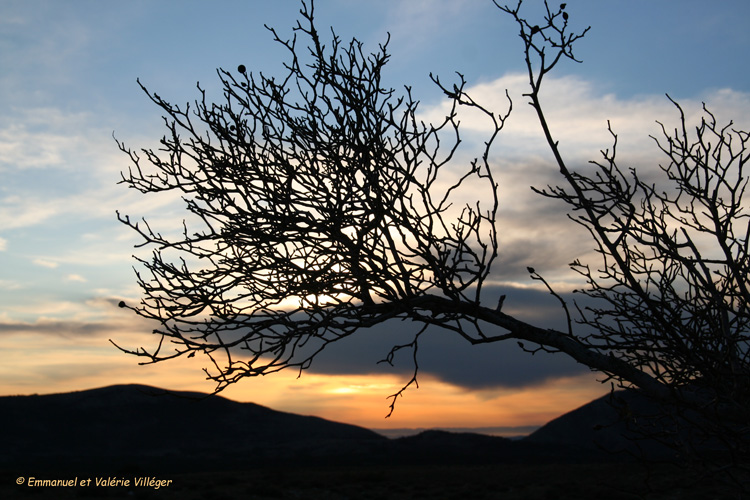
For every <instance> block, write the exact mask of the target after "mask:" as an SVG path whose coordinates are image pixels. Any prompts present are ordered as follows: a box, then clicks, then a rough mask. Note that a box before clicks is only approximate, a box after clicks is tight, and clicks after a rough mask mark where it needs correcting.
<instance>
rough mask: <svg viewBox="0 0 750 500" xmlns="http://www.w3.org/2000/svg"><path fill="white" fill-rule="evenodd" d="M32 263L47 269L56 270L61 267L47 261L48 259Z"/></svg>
mask: <svg viewBox="0 0 750 500" xmlns="http://www.w3.org/2000/svg"><path fill="white" fill-rule="evenodd" d="M32 262H33V263H34V264H36V265H37V266H42V267H46V268H49V269H55V268H56V267H57V266H59V265H60V264H59V263H57V262H54V261H51V260H47V259H34V260H33V261H32Z"/></svg>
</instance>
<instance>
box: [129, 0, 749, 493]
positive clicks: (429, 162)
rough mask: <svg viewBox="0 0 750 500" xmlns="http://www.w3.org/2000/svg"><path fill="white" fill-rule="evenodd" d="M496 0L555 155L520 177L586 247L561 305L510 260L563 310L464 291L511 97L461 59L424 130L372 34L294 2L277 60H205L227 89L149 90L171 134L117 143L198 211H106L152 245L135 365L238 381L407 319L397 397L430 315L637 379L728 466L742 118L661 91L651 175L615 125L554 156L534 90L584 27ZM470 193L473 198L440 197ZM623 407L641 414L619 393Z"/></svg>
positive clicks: (744, 283) (479, 280) (694, 444)
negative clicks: (135, 214) (477, 130)
mask: <svg viewBox="0 0 750 500" xmlns="http://www.w3.org/2000/svg"><path fill="white" fill-rule="evenodd" d="M496 5H497V7H498V8H500V9H501V10H502V11H504V12H505V13H507V14H508V15H509V16H511V17H512V18H513V19H515V21H516V22H517V25H518V29H519V34H520V38H521V40H522V43H523V54H524V57H525V61H526V67H527V70H528V76H529V92H528V94H525V96H526V97H528V99H529V101H530V103H531V105H532V107H533V108H534V110H535V111H536V114H537V117H538V119H539V123H540V125H541V129H542V131H543V134H544V137H545V138H546V142H547V145H548V147H549V151H550V153H551V154H552V156H553V158H554V161H555V163H556V165H557V167H558V169H559V172H560V186H556V187H555V186H552V187H546V188H539V189H537V192H539V193H540V194H541V195H544V196H549V197H553V198H556V199H558V200H560V201H562V202H563V203H564V204H566V205H567V206H569V207H570V209H571V215H570V217H571V219H572V220H573V221H574V222H576V223H578V224H580V225H582V226H583V227H585V228H586V229H587V230H588V232H589V234H590V235H591V238H592V241H593V244H594V248H595V249H596V250H597V251H598V253H599V256H600V257H601V261H600V262H599V263H585V262H579V261H575V262H573V263H572V264H571V268H572V269H573V270H574V271H576V272H578V273H579V274H580V275H581V276H582V277H583V279H584V281H585V283H586V285H585V287H584V288H583V289H582V290H580V293H582V294H583V295H585V296H586V297H587V298H589V299H592V300H591V301H586V304H589V305H587V306H582V305H579V304H570V303H568V302H566V301H565V300H564V299H563V298H562V296H561V295H560V294H558V293H556V292H555V291H554V290H553V289H552V287H550V286H549V285H548V284H547V281H546V280H545V279H544V277H543V276H541V275H540V274H538V273H537V272H536V271H535V270H534V269H532V268H529V273H530V275H531V277H532V278H533V279H535V280H539V281H540V282H542V283H543V284H544V285H546V286H547V288H548V289H549V291H550V293H551V294H552V295H554V296H555V297H556V298H557V299H559V300H560V303H561V307H562V308H563V310H564V311H565V314H566V316H567V319H568V321H567V325H566V327H564V328H562V329H557V330H555V329H548V328H542V327H539V326H536V325H534V324H530V323H528V322H524V321H521V320H519V319H518V318H516V317H513V316H511V315H509V314H506V313H505V312H503V310H502V303H500V304H497V305H495V304H487V303H485V302H486V301H485V302H483V301H482V298H483V295H482V292H483V290H484V288H485V287H484V285H485V284H486V283H487V280H488V279H489V278H490V276H491V271H492V264H493V262H494V261H495V259H496V257H497V255H498V251H499V248H498V239H497V231H498V229H497V227H496V214H497V210H498V206H499V200H498V196H497V181H496V176H497V175H499V174H500V173H499V172H498V171H497V169H496V168H493V166H492V165H491V164H490V162H489V157H490V156H489V152H490V149H491V147H492V145H493V142H494V140H495V138H496V137H497V135H498V134H499V133H500V132H501V130H502V128H503V125H504V122H505V120H506V119H507V117H508V116H509V114H510V112H511V108H512V105H511V102H510V99H508V108H507V109H506V110H503V111H501V112H500V113H497V112H496V111H494V110H489V109H486V108H484V107H483V106H482V105H481V103H478V102H476V101H475V100H474V99H472V98H471V96H469V95H468V94H467V92H466V91H465V86H466V82H465V80H464V79H463V77H462V76H460V75H459V78H458V81H457V82H456V83H455V84H444V83H443V82H441V81H440V79H439V78H438V77H436V76H435V77H433V80H434V82H435V84H436V85H438V86H439V87H440V89H442V91H443V92H444V95H445V98H446V99H448V101H449V102H450V107H449V109H450V111H449V112H448V114H447V116H446V117H445V119H444V120H443V121H442V122H440V123H438V124H425V123H422V122H420V121H419V120H418V118H417V109H418V101H416V100H415V99H414V98H413V97H412V95H411V90H410V88H409V87H406V88H405V89H404V91H403V93H402V94H400V95H399V94H397V93H396V91H395V90H393V89H386V88H383V87H382V79H381V74H382V71H383V69H384V67H385V65H386V63H387V61H388V52H387V46H388V43H387V42H386V43H385V44H383V45H381V46H380V47H379V48H378V50H377V51H376V52H374V53H372V54H367V53H366V52H365V51H364V48H363V45H362V44H361V43H360V42H359V41H357V40H352V41H351V42H349V43H348V44H344V43H342V42H341V40H340V39H339V38H338V37H336V35H335V34H334V35H333V36H332V38H331V39H330V40H329V41H327V42H324V41H323V40H322V39H321V34H320V33H319V32H318V30H317V29H316V27H315V24H314V15H313V6H312V4H309V5H308V4H306V3H303V4H302V10H301V11H300V13H301V20H300V21H299V22H298V24H297V26H296V27H295V28H294V37H293V38H292V39H290V40H285V39H284V38H282V37H280V36H279V35H278V33H277V32H276V31H275V30H274V29H270V32H271V34H272V35H273V37H274V38H275V41H276V42H277V43H280V44H281V45H283V46H284V47H286V49H287V50H288V55H289V60H288V62H287V63H286V65H285V68H286V71H287V72H286V73H285V74H283V75H281V76H280V77H276V78H274V77H268V76H266V75H263V74H259V75H254V74H253V73H251V72H248V71H247V69H246V68H245V67H244V66H240V67H239V68H238V70H237V72H231V71H226V70H219V71H218V75H219V78H220V80H221V83H222V85H223V89H224V99H225V100H224V101H223V102H221V103H213V102H209V101H208V100H207V97H206V93H205V91H203V90H202V89H201V90H200V93H201V97H200V98H199V100H197V101H196V102H195V104H194V106H193V107H190V106H185V107H180V106H177V105H173V104H171V103H169V102H168V101H166V100H164V99H163V98H162V97H160V96H159V95H157V94H155V93H153V92H149V91H148V90H147V89H146V88H145V87H144V91H145V92H146V93H147V94H148V96H149V97H150V98H151V100H152V101H153V102H154V103H155V104H156V105H157V106H159V107H160V108H161V110H162V111H163V112H164V113H165V115H166V124H167V128H168V134H167V135H166V136H165V137H164V138H163V139H162V141H161V145H162V146H161V148H160V150H158V151H152V150H142V152H141V153H140V154H139V153H136V152H134V151H132V150H130V149H128V148H127V147H126V146H125V145H124V144H121V143H119V142H118V145H119V146H120V148H121V149H122V150H123V151H124V152H126V153H127V154H128V155H129V156H130V159H131V160H132V163H133V166H132V167H131V169H130V170H129V171H128V172H127V173H124V174H123V180H122V182H123V183H125V184H126V185H127V186H129V187H131V188H135V189H137V190H139V191H141V192H143V193H155V192H162V191H174V192H176V193H179V194H180V195H181V196H182V197H183V199H184V200H185V202H186V207H187V209H188V211H189V212H190V213H191V214H192V216H193V219H194V221H193V222H196V223H197V224H198V226H199V228H195V227H193V226H192V225H191V226H188V223H187V222H186V223H185V224H184V226H183V228H182V231H181V233H180V234H177V235H175V236H170V235H164V234H162V233H161V232H159V231H156V230H154V229H152V228H151V226H150V225H149V224H148V223H147V222H146V221H145V220H143V221H140V222H136V221H133V220H131V219H130V217H128V216H127V215H124V216H122V215H119V214H118V217H119V218H120V220H121V221H122V222H123V223H125V224H127V225H128V226H130V227H132V228H133V229H134V230H135V231H137V232H138V233H139V234H140V235H141V236H142V237H143V239H144V241H143V244H142V245H148V246H150V247H152V248H153V249H154V250H153V255H152V257H151V259H150V260H140V263H141V264H142V266H143V267H144V268H145V270H146V272H147V274H146V275H145V276H142V275H141V274H140V273H139V274H138V280H139V284H140V286H141V288H142V290H143V298H142V300H141V302H140V303H139V304H125V303H121V306H123V307H127V308H129V309H132V310H133V311H134V312H135V313H137V314H138V315H140V316H142V317H144V318H147V319H151V320H153V321H154V322H155V323H156V324H157V325H158V326H157V328H156V329H155V330H154V334H155V335H157V337H158V338H159V339H160V340H159V342H158V346H157V347H156V348H155V349H153V350H146V349H142V348H141V349H137V350H128V349H123V350H126V352H129V353H131V354H135V355H137V356H141V357H144V358H145V359H146V362H159V361H163V360H166V359H171V358H175V357H178V356H193V355H194V354H196V353H202V354H205V355H207V356H208V357H209V358H210V360H211V367H210V368H209V369H207V371H206V373H207V375H208V376H209V377H210V378H211V379H212V380H214V381H215V382H216V383H217V391H220V390H222V389H223V388H225V387H226V386H227V385H229V384H232V383H234V382H237V381H239V380H241V379H242V378H244V377H251V376H257V375H265V374H269V373H272V372H275V371H278V370H281V369H285V368H290V367H293V368H297V369H300V370H303V369H305V368H307V367H309V366H310V364H311V363H312V361H313V359H314V358H315V356H316V355H317V354H318V353H319V352H321V350H323V349H324V348H325V347H326V346H327V345H329V344H330V343H332V342H338V341H340V340H343V339H345V338H346V337H348V336H350V335H353V334H355V333H356V332H357V331H358V330H360V329H363V328H368V327H371V326H373V325H376V324H379V323H383V322H386V321H391V320H410V321H413V322H415V323H417V324H418V325H420V326H419V327H417V328H415V330H414V333H413V335H412V336H411V337H410V338H409V339H407V341H406V342H404V343H403V344H400V345H396V346H394V347H393V349H392V350H391V352H390V353H389V355H388V356H387V357H386V359H385V361H387V362H392V361H393V358H394V355H395V353H396V352H398V351H400V350H404V349H406V350H411V351H412V352H413V362H414V374H413V377H412V378H411V379H410V380H409V381H407V383H406V384H405V385H404V387H403V388H402V389H401V390H400V391H398V392H397V393H396V394H394V395H393V396H392V404H391V411H393V405H394V404H395V402H396V399H397V398H398V396H400V395H401V394H402V393H403V391H404V390H405V389H406V388H408V387H409V386H410V385H411V384H412V383H415V382H416V380H417V375H418V369H419V365H418V357H417V353H418V346H419V341H420V338H421V337H422V335H424V334H425V332H426V331H427V328H428V327H430V326H437V327H441V328H446V329H449V330H452V331H453V332H455V333H456V335H459V336H461V337H462V338H464V339H465V340H466V341H468V342H470V343H472V344H485V343H492V342H502V341H507V340H513V341H520V342H522V343H523V345H524V346H526V349H528V350H530V351H532V352H533V351H536V350H545V351H551V352H562V353H565V354H567V355H568V356H571V357H572V358H574V359H575V360H577V361H578V362H580V363H583V364H585V365H587V366H589V367H590V368H592V369H593V370H596V371H599V372H601V373H603V374H604V375H605V376H606V377H607V378H608V380H612V382H613V384H614V385H616V386H618V387H635V388H637V389H638V390H640V391H641V392H642V393H643V394H644V395H646V396H648V397H649V398H651V399H652V400H654V401H656V402H658V403H659V404H660V405H661V406H660V408H661V411H660V412H659V413H658V415H656V416H654V417H653V418H649V419H646V420H647V421H648V422H650V424H649V425H648V426H646V427H644V428H643V429H644V432H651V431H650V430H649V429H651V430H652V431H653V432H652V434H653V436H652V437H654V438H658V439H660V440H663V441H664V442H666V443H667V444H669V445H670V446H672V447H673V448H674V449H676V450H678V451H679V453H680V454H681V457H682V458H690V459H691V460H697V461H699V462H701V463H707V461H708V462H710V463H711V464H714V465H715V464H719V467H721V468H723V467H724V466H725V465H727V464H731V465H733V466H735V467H734V468H733V469H732V471H736V467H737V466H741V465H742V464H743V463H745V462H746V461H747V460H748V435H747V433H748V425H747V423H748V422H749V421H750V407H749V405H748V402H750V359H748V356H750V353H749V350H748V341H749V340H750V335H749V333H750V332H749V329H748V324H749V322H750V313H749V311H748V297H749V296H750V292H749V291H748V279H747V276H748V268H749V267H750V259H749V257H748V255H749V253H748V244H749V243H748V233H749V232H750V223H749V222H748V221H749V220H750V219H749V217H750V216H749V215H748V213H747V212H746V207H747V203H746V201H745V200H744V198H743V196H744V194H745V188H746V187H747V177H746V172H745V170H744V169H745V166H746V162H747V159H748V153H747V149H746V147H747V143H748V140H749V139H750V134H748V133H747V132H745V131H741V130H736V129H734V128H733V127H732V124H731V123H730V124H727V125H722V124H719V123H717V121H716V119H715V118H714V116H713V115H712V114H711V112H710V111H709V109H708V108H707V107H706V108H704V115H703V118H702V120H701V122H700V123H698V124H697V125H695V126H693V125H690V124H688V123H687V122H686V119H685V115H684V113H683V110H682V109H681V108H680V106H679V105H678V104H677V103H675V110H676V112H677V113H678V114H679V116H680V126H679V127H678V128H677V129H676V130H667V128H666V127H663V129H662V132H663V134H662V136H661V137H659V138H655V141H656V147H658V148H659V149H660V150H661V151H662V152H663V153H664V155H665V161H666V163H665V164H663V165H661V166H660V167H659V168H660V170H661V173H662V178H661V179H660V181H659V184H658V185H656V184H653V183H649V182H646V181H644V180H643V178H642V177H641V176H639V171H641V172H642V171H643V168H652V167H643V168H640V169H636V168H634V167H627V168H623V167H621V166H619V165H618V163H617V161H616V146H617V136H616V134H615V132H614V131H612V130H610V131H611V132H612V140H613V142H612V145H611V147H610V148H609V149H607V150H604V151H603V152H602V158H601V159H600V160H598V161H596V162H593V166H594V168H589V169H579V170H574V169H572V168H570V167H569V165H568V164H567V163H566V161H565V159H564V157H563V155H562V154H561V152H560V149H559V147H558V141H557V140H556V139H555V134H554V132H553V130H552V129H553V127H552V126H551V125H550V124H549V123H548V121H547V119H546V116H545V113H544V108H543V103H542V98H541V97H540V89H541V88H542V84H543V80H544V77H545V76H546V75H547V74H548V73H550V72H551V71H552V70H553V69H554V68H555V66H556V65H557V64H558V63H559V61H561V60H563V59H570V60H573V61H575V60H576V58H575V55H574V52H573V47H574V44H575V43H576V42H578V41H579V40H580V39H581V38H583V36H584V35H585V33H586V31H587V30H584V31H583V32H580V33H574V32H571V30H570V27H569V24H568V23H569V19H570V17H571V16H570V15H569V14H568V11H567V10H566V5H565V4H561V5H560V6H559V7H558V8H557V9H554V8H551V7H550V6H549V5H548V4H547V3H546V2H545V7H546V14H545V15H544V19H542V20H539V21H538V22H532V21H528V20H527V19H525V18H524V17H523V15H522V13H521V7H522V2H521V1H519V2H518V3H517V5H516V6H515V7H508V6H503V5H500V4H497V3H496ZM301 39H304V40H306V41H307V43H308V45H307V50H303V49H301V48H300V45H299V44H300V40H301ZM199 89H200V87H199ZM460 107H469V108H473V109H475V110H478V111H479V112H481V113H482V114H483V116H485V117H486V119H487V122H488V123H489V124H490V125H491V132H490V135H489V137H488V138H487V140H486V142H485V146H484V149H483V150H481V151H479V152H478V156H477V158H476V159H475V160H474V161H473V162H471V163H470V164H468V165H466V166H460V165H455V164H454V162H453V158H454V153H455V151H456V148H457V146H458V144H459V142H460V138H461V136H460V129H459V123H458V120H457V118H456V114H457V110H458V109H459V108H460ZM653 168H654V169H655V168H656V167H653ZM649 173H650V174H651V173H652V170H649ZM467 192H468V193H470V194H471V195H473V197H474V198H475V199H476V202H475V203H470V204H466V205H465V206H463V207H462V208H461V209H460V210H458V211H454V210H453V209H452V208H453V204H454V203H455V201H456V200H457V199H460V196H459V195H461V196H465V195H466V193H467ZM191 224H192V223H191ZM622 414H623V418H624V419H625V420H629V421H631V422H632V423H635V422H636V421H637V418H638V415H634V414H632V412H630V410H629V409H628V408H622ZM654 419H657V420H658V424H656V423H654V421H655V420H654ZM667 421H668V422H667ZM652 424H653V425H652ZM639 425H640V423H639ZM712 466H713V465H712ZM727 470H729V469H727ZM737 480H738V481H741V479H740V478H739V477H737Z"/></svg>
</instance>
